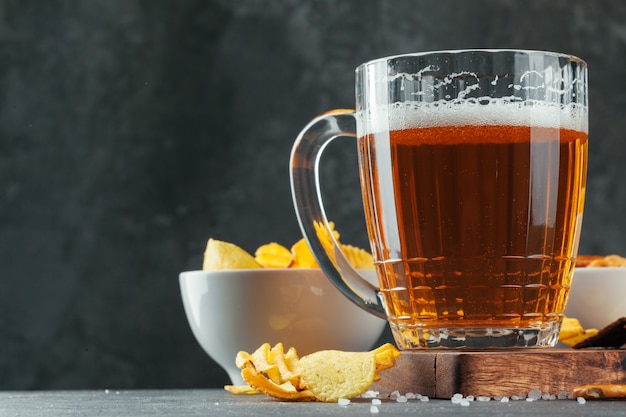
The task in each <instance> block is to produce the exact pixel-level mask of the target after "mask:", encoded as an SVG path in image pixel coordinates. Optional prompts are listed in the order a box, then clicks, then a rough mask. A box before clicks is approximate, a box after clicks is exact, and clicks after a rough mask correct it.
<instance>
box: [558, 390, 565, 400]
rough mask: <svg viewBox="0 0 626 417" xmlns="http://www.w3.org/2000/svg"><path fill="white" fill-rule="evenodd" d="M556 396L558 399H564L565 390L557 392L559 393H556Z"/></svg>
mask: <svg viewBox="0 0 626 417" xmlns="http://www.w3.org/2000/svg"><path fill="white" fill-rule="evenodd" d="M556 398H558V399H559V400H564V399H566V398H567V392H566V391H561V392H559V395H557V396H556Z"/></svg>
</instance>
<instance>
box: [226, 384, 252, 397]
mask: <svg viewBox="0 0 626 417" xmlns="http://www.w3.org/2000/svg"><path fill="white" fill-rule="evenodd" d="M224 389H225V390H226V391H228V392H230V393H232V394H236V395H256V394H260V392H259V391H258V390H255V389H254V388H252V387H251V386H250V385H224Z"/></svg>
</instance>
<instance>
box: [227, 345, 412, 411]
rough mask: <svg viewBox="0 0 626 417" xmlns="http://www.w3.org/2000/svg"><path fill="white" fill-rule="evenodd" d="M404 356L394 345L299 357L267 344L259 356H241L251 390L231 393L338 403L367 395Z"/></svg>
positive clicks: (239, 360) (237, 389)
mask: <svg viewBox="0 0 626 417" xmlns="http://www.w3.org/2000/svg"><path fill="white" fill-rule="evenodd" d="M399 356H400V352H399V351H398V350H397V349H396V348H395V347H394V346H393V345H392V344H390V343H386V344H384V345H382V346H381V347H379V348H377V349H374V350H372V351H369V352H343V351H338V350H322V351H319V352H315V353H311V354H310V355H306V356H303V357H302V358H299V357H298V353H297V352H296V350H295V349H294V348H293V347H292V348H290V349H289V350H288V351H287V353H285V351H284V348H283V345H282V343H278V344H276V345H275V346H274V347H270V345H269V343H265V344H263V345H262V346H261V347H259V348H258V349H257V350H256V351H255V352H253V353H248V352H243V351H242V352H239V353H238V354H237V358H236V359H235V363H236V365H237V367H239V368H240V369H241V370H242V371H241V375H242V377H243V379H244V381H245V382H246V383H247V384H248V386H227V387H226V389H228V390H229V391H231V392H234V393H237V394H240V393H250V392H251V391H250V388H252V389H254V390H256V391H258V392H260V393H263V394H266V395H269V396H271V397H274V398H277V399H280V400H284V401H322V402H336V401H338V400H339V399H340V398H353V397H356V396H359V395H361V394H363V393H364V392H366V391H367V389H368V388H369V387H370V386H371V385H372V383H373V382H374V381H377V380H379V379H380V377H379V376H378V373H379V372H381V371H384V370H385V369H389V368H391V367H392V366H394V365H395V363H396V358H397V357H399Z"/></svg>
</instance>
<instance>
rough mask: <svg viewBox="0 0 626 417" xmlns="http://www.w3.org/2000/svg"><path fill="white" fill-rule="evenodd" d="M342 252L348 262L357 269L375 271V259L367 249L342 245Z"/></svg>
mask: <svg viewBox="0 0 626 417" xmlns="http://www.w3.org/2000/svg"><path fill="white" fill-rule="evenodd" d="M341 250H342V252H343V253H344V255H346V259H348V262H350V264H351V265H352V266H353V267H355V268H356V269H374V258H373V257H372V254H371V253H369V252H368V251H366V250H365V249H361V248H357V247H356V246H352V245H341Z"/></svg>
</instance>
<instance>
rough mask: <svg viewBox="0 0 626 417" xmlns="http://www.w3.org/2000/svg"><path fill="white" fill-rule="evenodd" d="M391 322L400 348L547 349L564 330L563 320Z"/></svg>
mask: <svg viewBox="0 0 626 417" xmlns="http://www.w3.org/2000/svg"><path fill="white" fill-rule="evenodd" d="M389 324H390V327H391V332H392V334H393V337H394V339H395V341H396V344H397V346H398V348H399V349H401V350H418V349H469V350H471V349H503V348H547V347H554V346H555V345H556V344H557V342H558V339H559V332H560V330H561V323H560V322H551V323H545V324H544V325H543V326H541V327H534V328H510V327H481V328H470V327H464V328H460V327H453V328H440V327H438V328H426V327H408V326H402V327H399V326H398V325H396V324H394V323H391V322H390V323H389Z"/></svg>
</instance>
